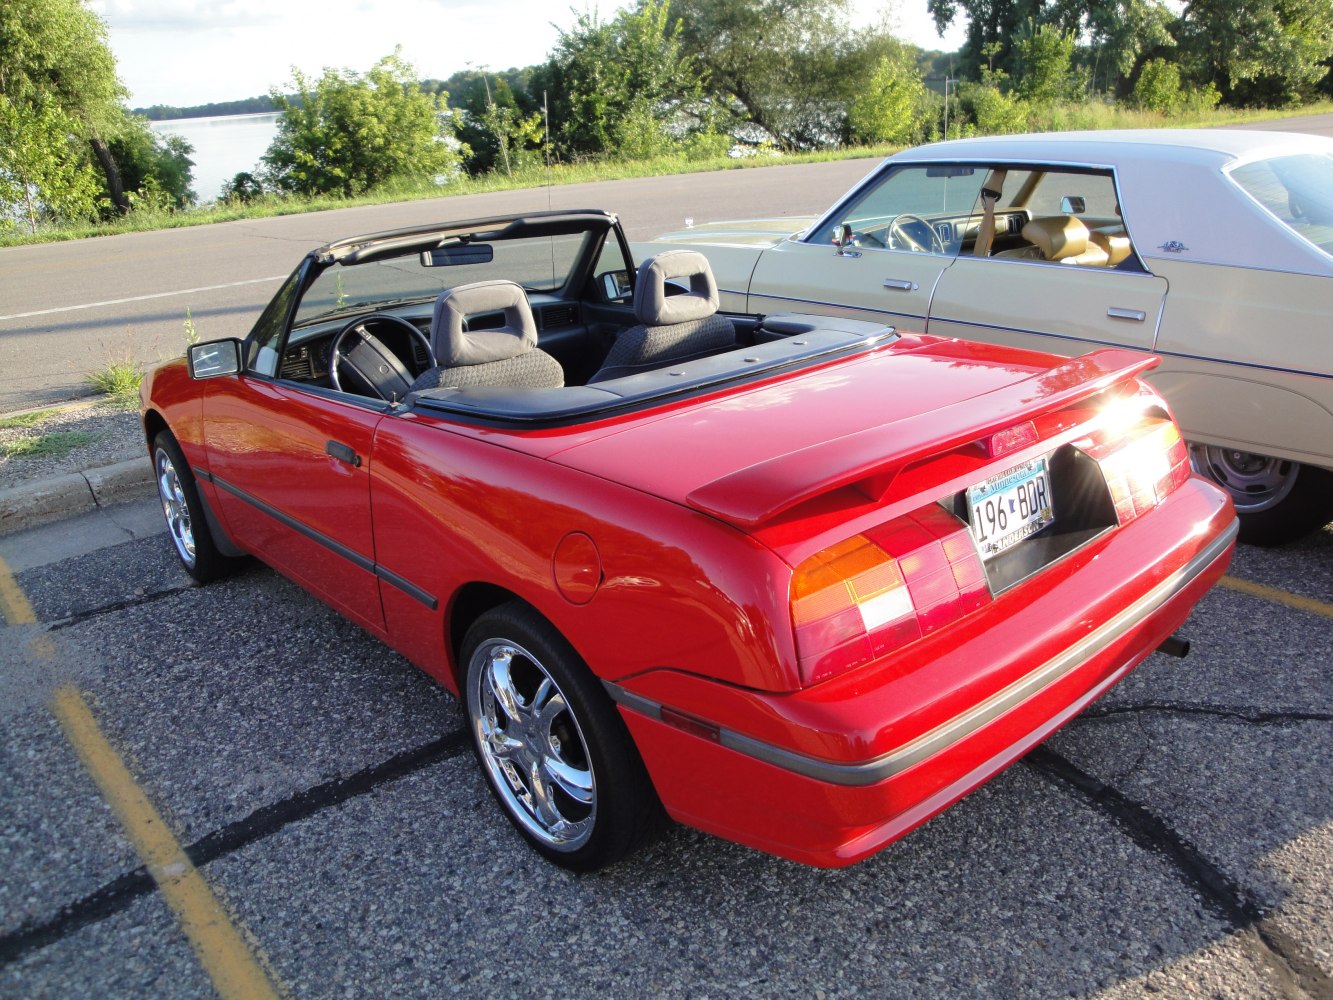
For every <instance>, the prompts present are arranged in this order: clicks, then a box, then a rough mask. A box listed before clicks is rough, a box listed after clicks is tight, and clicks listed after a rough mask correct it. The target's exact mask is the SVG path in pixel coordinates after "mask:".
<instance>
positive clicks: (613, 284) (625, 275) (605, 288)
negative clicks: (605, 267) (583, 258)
mask: <svg viewBox="0 0 1333 1000" xmlns="http://www.w3.org/2000/svg"><path fill="white" fill-rule="evenodd" d="M632 291H633V289H632V288H630V284H629V272H628V271H607V272H606V273H605V274H603V275H602V292H603V294H604V295H606V298H607V301H609V302H614V301H616V300H617V299H623V298H625V297H626V296H627V295H629V294H630V293H631V292H632Z"/></svg>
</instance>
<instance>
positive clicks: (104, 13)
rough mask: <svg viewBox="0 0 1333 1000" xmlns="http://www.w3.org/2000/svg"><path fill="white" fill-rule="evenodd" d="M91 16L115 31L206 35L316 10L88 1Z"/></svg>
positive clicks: (254, 2) (239, 3)
mask: <svg viewBox="0 0 1333 1000" xmlns="http://www.w3.org/2000/svg"><path fill="white" fill-rule="evenodd" d="M89 6H90V7H91V8H92V10H93V12H94V13H96V14H98V15H100V16H101V17H102V18H103V19H104V20H105V21H106V22H107V23H108V24H109V25H110V26H111V27H112V28H114V29H116V30H118V31H127V32H128V31H206V30H209V29H213V28H264V27H271V26H273V25H276V24H279V23H281V22H282V21H283V20H285V19H286V18H288V17H290V16H291V14H292V13H293V11H292V8H310V9H311V10H312V12H313V10H314V9H316V6H315V5H314V4H311V3H307V2H301V0H288V2H287V3H286V4H285V5H284V6H285V8H286V10H283V11H281V12H280V11H279V9H278V5H277V4H274V3H262V2H260V0H220V2H218V0H92V2H91V3H90V4H89Z"/></svg>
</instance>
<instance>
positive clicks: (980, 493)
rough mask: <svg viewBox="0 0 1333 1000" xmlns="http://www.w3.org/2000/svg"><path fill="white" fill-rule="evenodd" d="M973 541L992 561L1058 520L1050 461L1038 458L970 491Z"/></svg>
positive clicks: (969, 500) (969, 511) (983, 554)
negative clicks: (1054, 506)
mask: <svg viewBox="0 0 1333 1000" xmlns="http://www.w3.org/2000/svg"><path fill="white" fill-rule="evenodd" d="M967 512H968V515H969V520H970V521H971V522H972V537H973V538H975V539H976V541H977V547H978V548H979V549H980V550H981V557H982V558H983V559H989V558H990V557H991V556H994V555H998V554H999V553H1001V552H1003V551H1004V550H1005V549H1007V548H1009V547H1010V546H1011V545H1014V544H1016V543H1017V542H1020V541H1022V540H1023V539H1024V538H1027V537H1028V535H1032V534H1036V533H1037V532H1038V531H1040V530H1041V529H1042V528H1044V527H1046V525H1048V524H1050V523H1051V522H1052V521H1054V520H1055V512H1054V511H1053V510H1052V509H1051V477H1050V473H1049V472H1048V471H1047V468H1046V459H1044V458H1034V459H1032V460H1031V461H1030V462H1024V463H1023V464H1022V465H1019V466H1015V467H1014V468H1012V469H1009V470H1008V471H1006V472H1002V473H1000V474H999V475H998V476H992V477H991V478H990V479H987V480H986V481H985V482H984V483H977V485H975V486H973V487H971V488H970V489H969V490H968V491H967Z"/></svg>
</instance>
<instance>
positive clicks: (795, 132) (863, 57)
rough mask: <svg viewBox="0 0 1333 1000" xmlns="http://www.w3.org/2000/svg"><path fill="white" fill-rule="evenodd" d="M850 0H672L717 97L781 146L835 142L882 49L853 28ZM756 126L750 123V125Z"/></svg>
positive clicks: (689, 49) (739, 129)
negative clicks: (849, 107) (853, 101)
mask: <svg viewBox="0 0 1333 1000" xmlns="http://www.w3.org/2000/svg"><path fill="white" fill-rule="evenodd" d="M849 10H850V4H849V0H672V3H671V14H672V16H673V17H677V18H679V19H680V23H681V25H682V31H681V36H680V37H681V41H682V43H683V45H684V49H685V51H686V53H688V54H689V55H690V56H691V57H692V58H693V59H694V60H695V62H696V64H697V66H698V67H699V69H700V71H701V73H702V74H706V76H707V88H708V92H709V95H710V97H711V98H712V100H713V101H714V102H715V103H716V104H717V105H718V106H719V107H720V108H723V109H728V110H731V111H733V114H734V118H735V121H734V123H733V130H734V131H735V132H736V133H737V135H738V136H743V135H744V134H745V132H746V128H745V126H746V125H747V124H751V125H754V126H758V127H759V128H760V129H762V130H763V131H764V132H765V133H767V135H768V136H769V137H771V140H772V141H773V142H774V143H776V144H777V145H778V146H779V147H780V148H783V149H810V148H815V147H818V146H823V145H827V144H829V143H830V142H833V141H836V140H837V139H838V138H839V137H840V136H841V135H842V134H843V133H844V132H845V129H846V109H847V106H848V104H849V102H850V101H851V100H852V98H853V96H854V94H855V92H856V91H857V90H858V89H859V87H860V85H861V83H862V81H864V80H865V79H866V78H867V77H868V76H869V75H870V74H871V73H872V72H873V71H874V69H875V67H876V65H877V63H878V61H879V56H880V55H882V54H883V53H882V52H881V51H879V50H878V49H877V48H876V47H875V45H872V44H867V42H866V40H865V39H858V38H857V37H856V35H855V34H854V32H853V31H852V30H851V28H850V27H849V20H848V12H849ZM750 131H751V132H752V131H753V130H752V129H751V130H750Z"/></svg>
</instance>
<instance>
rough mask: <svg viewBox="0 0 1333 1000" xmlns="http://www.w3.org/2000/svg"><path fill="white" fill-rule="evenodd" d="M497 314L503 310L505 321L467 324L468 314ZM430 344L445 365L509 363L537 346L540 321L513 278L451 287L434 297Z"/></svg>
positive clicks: (436, 356)
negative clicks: (469, 326) (477, 325)
mask: <svg viewBox="0 0 1333 1000" xmlns="http://www.w3.org/2000/svg"><path fill="white" fill-rule="evenodd" d="M496 312H503V313H504V325H502V326H499V327H493V328H491V329H489V330H465V329H464V328H463V327H464V322H465V321H466V319H467V318H468V317H469V316H476V315H477V314H479V313H496ZM430 346H431V350H432V351H434V352H435V360H436V362H437V363H438V364H439V365H441V366H444V367H455V366H458V365H480V364H485V363H486V362H488V361H505V360H507V359H509V358H513V357H517V356H518V355H520V354H523V353H524V352H526V351H530V350H532V349H533V348H534V347H536V346H537V323H536V321H535V320H534V319H533V318H532V307H531V306H529V305H528V297H527V295H525V294H524V292H523V289H522V288H521V287H520V286H519V285H516V284H514V282H512V281H477V282H474V283H472V284H470V285H459V286H458V287H457V288H451V289H449V290H448V291H446V292H444V293H443V294H442V295H441V296H440V297H439V298H438V299H436V300H435V312H434V314H433V315H432V316H431V321H430Z"/></svg>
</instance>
